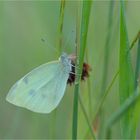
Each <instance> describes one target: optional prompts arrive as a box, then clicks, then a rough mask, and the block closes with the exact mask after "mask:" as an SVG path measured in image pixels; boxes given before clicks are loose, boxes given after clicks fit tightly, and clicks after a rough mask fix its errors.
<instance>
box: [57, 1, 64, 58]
mask: <svg viewBox="0 0 140 140" xmlns="http://www.w3.org/2000/svg"><path fill="white" fill-rule="evenodd" d="M64 10H65V0H61V5H60V14H59V22H58V29H57V30H58V31H57V33H58V37H57V38H58V40H57V46H58V48H59V52H60V54H61V52H62V36H63V21H64ZM60 54H59V56H60Z"/></svg>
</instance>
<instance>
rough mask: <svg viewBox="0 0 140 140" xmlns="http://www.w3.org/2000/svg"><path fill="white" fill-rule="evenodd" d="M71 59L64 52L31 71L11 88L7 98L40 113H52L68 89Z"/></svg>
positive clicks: (15, 103)
mask: <svg viewBox="0 0 140 140" xmlns="http://www.w3.org/2000/svg"><path fill="white" fill-rule="evenodd" d="M71 68H72V65H71V59H70V57H69V56H68V55H67V54H66V53H63V54H62V55H61V56H60V58H59V60H57V61H52V62H49V63H46V64H43V65H41V66H39V67H37V68H36V69H34V70H32V71H31V72H29V73H28V74H27V75H25V76H24V77H23V78H21V79H20V80H19V81H17V82H16V83H15V84H14V85H13V87H12V88H11V89H10V91H9V93H8V95H7V97H6V100H7V101H9V102H10V103H12V104H14V105H17V106H20V107H24V108H27V109H29V110H31V111H34V112H38V113H50V112H51V111H52V110H54V109H55V108H56V107H57V106H58V104H59V103H60V101H61V99H62V97H63V96H64V92H65V89H66V84H67V80H68V78H69V73H70V72H71Z"/></svg>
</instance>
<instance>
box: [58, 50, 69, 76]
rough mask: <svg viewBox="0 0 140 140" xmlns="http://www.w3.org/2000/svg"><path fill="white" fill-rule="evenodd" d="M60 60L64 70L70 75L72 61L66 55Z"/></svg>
mask: <svg viewBox="0 0 140 140" xmlns="http://www.w3.org/2000/svg"><path fill="white" fill-rule="evenodd" d="M59 60H60V61H61V62H62V64H63V66H64V69H65V71H66V72H68V73H70V71H71V59H70V58H69V57H68V55H67V54H66V53H63V54H62V55H61V56H60V58H59Z"/></svg>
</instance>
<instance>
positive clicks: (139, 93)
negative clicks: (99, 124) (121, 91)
mask: <svg viewBox="0 0 140 140" xmlns="http://www.w3.org/2000/svg"><path fill="white" fill-rule="evenodd" d="M133 94H134V95H132V96H130V97H129V98H128V99H127V100H126V101H125V102H124V104H123V105H122V106H121V107H120V108H119V109H118V110H117V111H116V112H115V113H114V114H113V115H112V116H111V117H110V119H109V120H108V121H107V123H106V138H107V139H110V132H111V127H112V126H113V124H114V123H116V122H117V121H118V120H119V119H120V118H121V117H122V116H123V115H125V114H126V113H127V112H128V110H130V108H132V107H133V106H134V105H135V104H136V103H138V102H140V89H139V87H138V88H137V89H136V91H135V93H133Z"/></svg>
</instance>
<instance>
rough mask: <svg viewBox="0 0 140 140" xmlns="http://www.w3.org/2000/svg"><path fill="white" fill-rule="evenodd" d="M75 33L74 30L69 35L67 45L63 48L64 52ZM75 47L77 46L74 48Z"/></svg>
mask: <svg viewBox="0 0 140 140" xmlns="http://www.w3.org/2000/svg"><path fill="white" fill-rule="evenodd" d="M74 33H75V31H74V30H72V31H71V32H70V33H69V34H68V36H67V38H66V41H65V43H64V47H63V50H64V51H65V50H66V46H67V44H68V43H69V42H70V40H71V39H72V37H73V34H74ZM74 47H75V46H74Z"/></svg>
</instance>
